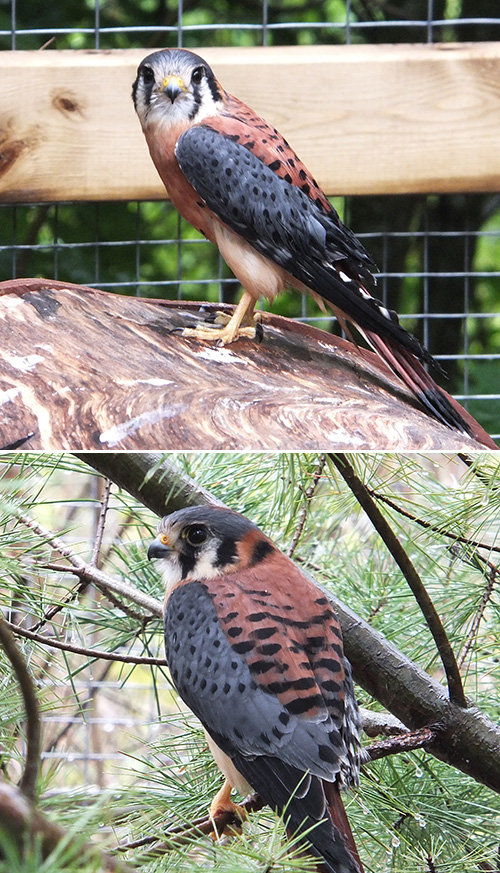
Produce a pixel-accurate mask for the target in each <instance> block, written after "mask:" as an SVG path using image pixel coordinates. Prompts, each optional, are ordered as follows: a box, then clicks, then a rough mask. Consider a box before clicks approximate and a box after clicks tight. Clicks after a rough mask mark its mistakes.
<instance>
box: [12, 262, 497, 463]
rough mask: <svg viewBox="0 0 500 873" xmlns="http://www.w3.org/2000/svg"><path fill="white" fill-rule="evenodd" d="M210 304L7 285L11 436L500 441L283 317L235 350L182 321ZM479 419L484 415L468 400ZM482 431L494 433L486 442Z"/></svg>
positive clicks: (317, 442)
mask: <svg viewBox="0 0 500 873" xmlns="http://www.w3.org/2000/svg"><path fill="white" fill-rule="evenodd" d="M199 306H200V304H186V303H181V304H177V303H170V302H165V301H152V300H151V301H150V300H143V299H140V298H132V297H122V296H119V295H116V294H109V293H106V292H103V291H98V290H93V289H90V288H85V287H81V286H76V285H64V284H63V283H61V282H50V281H48V280H44V279H26V280H21V279H18V280H14V281H11V282H3V283H0V446H4V447H5V446H6V445H10V444H11V443H14V442H15V441H17V440H20V439H22V438H23V437H25V436H26V435H27V434H29V433H31V432H32V433H33V437H32V438H31V439H30V440H29V441H28V442H26V443H25V444H24V445H23V448H26V449H28V448H30V449H45V450H50V451H56V450H79V449H85V450H87V449H89V450H90V449H102V450H107V449H124V450H125V449H126V450H134V449H161V450H167V449H185V450H188V449H239V450H255V449H280V450H300V451H302V450H306V449H333V448H334V449H345V450H375V449H380V450H383V449H385V450H389V449H392V450H395V449H397V450H400V451H405V450H415V451H417V450H421V451H423V450H431V449H435V450H450V451H459V450H462V451H473V450H477V449H480V448H483V449H484V447H485V446H487V447H488V448H496V447H495V445H494V443H493V442H492V441H491V440H490V438H489V437H488V436H487V434H485V432H484V431H483V430H482V429H481V428H480V427H479V425H475V427H476V434H477V438H478V441H477V442H476V441H475V440H473V439H470V438H468V437H466V436H465V435H463V434H460V433H458V432H455V431H453V430H450V429H449V428H447V427H445V426H444V425H441V424H440V423H439V422H436V421H434V420H433V419H432V418H430V417H429V416H427V415H426V414H425V413H424V412H422V411H420V409H418V408H416V406H415V403H414V401H413V399H412V398H411V397H410V396H409V395H408V394H407V392H406V390H405V388H404V387H403V386H402V385H401V383H400V382H399V380H397V379H396V378H395V377H394V376H392V374H391V373H389V372H388V371H387V370H386V368H385V367H384V365H383V364H382V363H381V362H380V361H379V359H378V358H377V357H376V356H375V355H374V354H372V353H371V352H365V351H362V350H359V349H357V348H356V347H355V346H353V345H352V344H351V343H348V342H346V341H344V340H341V339H338V338H336V337H333V336H331V335H330V334H328V333H326V332H324V331H320V330H317V329H315V328H311V327H309V326H307V325H303V324H300V323H297V322H293V321H290V320H289V319H285V318H283V317H280V316H270V315H265V316H264V337H263V341H262V342H261V343H257V342H255V341H250V340H239V341H238V342H237V343H233V344H232V345H231V346H230V347H225V348H217V347H216V346H215V345H212V344H208V343H200V342H199V341H196V340H188V339H183V338H182V337H181V336H179V334H178V333H172V329H174V328H178V327H179V326H186V325H192V324H194V323H196V322H198V321H199V320H200V318H204V317H206V314H207V313H206V310H208V311H211V310H213V309H214V308H216V307H214V306H208V307H206V309H205V311H204V313H202V314H201V315H200V313H199ZM462 414H464V415H465V416H466V417H467V418H468V420H469V421H473V420H472V419H471V418H470V416H467V413H465V412H464V410H462ZM481 440H482V442H481Z"/></svg>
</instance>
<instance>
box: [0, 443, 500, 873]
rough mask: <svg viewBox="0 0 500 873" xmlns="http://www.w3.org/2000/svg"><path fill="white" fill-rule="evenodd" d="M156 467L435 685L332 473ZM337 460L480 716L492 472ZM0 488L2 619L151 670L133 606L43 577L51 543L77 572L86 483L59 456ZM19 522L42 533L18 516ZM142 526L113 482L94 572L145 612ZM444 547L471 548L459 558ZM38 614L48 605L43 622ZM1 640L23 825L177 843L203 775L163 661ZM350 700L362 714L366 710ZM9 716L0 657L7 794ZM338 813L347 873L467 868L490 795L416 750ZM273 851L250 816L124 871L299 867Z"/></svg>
mask: <svg viewBox="0 0 500 873" xmlns="http://www.w3.org/2000/svg"><path fill="white" fill-rule="evenodd" d="M175 458H176V460H177V462H178V463H179V464H180V466H181V467H182V468H184V470H185V471H186V472H188V473H189V474H190V475H191V476H192V477H193V478H194V479H195V480H196V481H197V482H198V483H199V484H200V485H203V486H205V487H206V488H209V489H210V490H211V491H212V492H213V493H214V494H215V495H216V496H217V497H218V498H221V499H223V500H224V501H225V502H226V503H228V504H229V505H230V506H232V507H233V508H235V509H237V510H239V511H241V512H244V513H245V514H247V515H248V516H249V517H251V518H252V519H253V520H255V521H256V522H257V523H258V524H260V525H261V527H262V528H263V529H264V530H265V531H266V532H267V533H269V535H270V536H271V537H272V538H273V539H274V540H275V541H276V542H277V544H278V545H279V546H280V548H282V549H283V551H285V552H288V551H289V550H290V548H291V547H292V544H295V550H294V558H295V559H296V560H297V561H299V562H300V564H301V566H303V567H304V568H305V569H306V570H307V571H309V572H311V573H312V575H313V576H315V578H316V579H317V580H318V581H319V582H320V583H322V584H324V585H326V586H327V587H330V588H331V589H332V591H334V592H335V594H336V595H337V596H339V597H340V598H341V599H343V600H344V601H345V602H346V603H348V604H349V605H350V606H351V608H352V609H354V610H355V611H356V612H357V613H358V614H360V615H361V616H363V617H364V618H365V619H366V620H368V621H369V622H370V623H371V624H372V625H373V626H374V627H376V628H377V629H378V630H379V631H380V632H381V633H383V634H384V636H386V637H387V638H388V639H389V640H391V641H392V642H393V643H394V644H395V645H396V646H397V647H398V648H399V649H401V650H402V651H403V652H404V653H405V654H406V655H407V656H408V657H410V658H412V659H413V660H414V661H415V662H416V663H418V664H419V665H420V666H421V667H423V668H424V669H426V670H428V671H429V672H430V674H431V675H432V676H433V677H434V678H435V679H437V680H438V681H442V675H441V672H442V671H441V665H440V662H439V659H438V657H437V654H436V651H435V646H434V644H433V641H432V638H431V636H430V633H429V632H428V630H427V628H426V626H425V622H424V620H423V618H422V615H421V613H420V611H419V609H418V608H417V606H416V604H415V602H414V599H413V597H412V595H411V593H410V591H409V589H408V588H407V585H406V583H405V581H404V579H403V578H402V576H401V573H400V572H399V570H398V569H397V568H396V567H395V565H394V563H393V560H392V558H391V557H390V555H389V554H388V553H387V551H386V549H385V547H384V546H383V545H382V543H381V541H380V540H379V538H378V536H377V535H376V534H375V532H374V530H373V529H372V527H371V525H370V523H369V522H368V521H367V519H366V517H365V516H364V514H363V513H362V512H361V511H360V509H359V506H358V505H357V503H356V502H355V500H354V498H353V496H352V494H351V492H350V491H348V490H347V489H346V486H345V484H344V482H343V480H341V479H340V478H339V476H338V474H337V473H336V471H335V468H334V467H333V466H330V464H329V463H328V462H327V461H325V460H324V459H322V458H320V457H319V456H318V455H316V454H314V453H311V454H300V455H296V454H277V453H276V454H274V453H266V454H252V453H243V454H238V453H226V454H210V453H207V454H204V453H195V454H185V455H184V454H179V455H175ZM351 462H352V463H353V464H354V465H355V467H356V470H357V473H358V475H359V476H360V477H361V479H362V480H363V481H364V482H365V483H366V484H367V485H368V486H369V487H370V488H371V489H373V492H375V493H376V495H378V498H377V499H378V501H379V505H380V506H381V508H382V511H383V512H384V514H385V515H386V517H387V518H388V519H389V520H390V524H391V526H392V527H393V529H394V530H395V531H396V533H397V536H398V538H399V539H400V541H401V543H402V544H403V546H404V547H405V549H406V551H407V552H408V554H409V555H410V557H411V558H412V560H413V562H414V564H415V566H416V567H417V569H418V572H419V573H420V575H421V578H422V579H423V581H424V582H425V585H426V587H427V589H428V591H429V593H430V594H431V596H432V598H433V601H434V603H435V605H436V607H437V610H438V612H439V614H440V616H441V619H442V621H443V623H444V625H445V627H446V630H447V632H448V635H449V637H450V640H451V642H452V646H453V649H454V651H455V653H456V654H457V657H458V658H459V660H460V662H461V663H462V675H463V678H464V683H465V689H466V693H467V695H468V696H470V697H471V698H472V699H473V700H474V701H475V702H476V703H477V704H478V705H479V706H480V707H481V708H482V709H483V710H484V711H485V712H486V713H487V714H489V716H490V717H491V718H492V719H493V720H494V721H498V720H499V718H500V669H499V651H498V639H499V635H500V610H499V600H498V581H497V579H496V575H493V576H492V570H491V567H492V566H493V565H495V566H496V564H497V563H498V553H497V552H495V551H493V550H492V549H494V548H498V547H499V546H500V539H499V531H498V518H499V517H500V488H499V477H500V462H499V461H498V459H497V458H496V457H495V456H494V455H493V454H490V455H480V456H478V458H477V459H476V463H475V466H474V468H473V469H467V468H466V467H465V466H464V465H463V463H462V462H460V461H459V460H458V459H457V458H456V457H451V456H450V457H447V456H438V455H433V456H429V457H426V456H423V455H420V456H419V455H406V456H403V455H401V456H400V455H375V454H373V455H367V454H364V455H357V456H354V457H353V458H352V459H351ZM0 475H1V483H2V484H1V491H0V495H1V496H0V538H1V543H2V565H1V573H2V583H1V586H0V606H1V608H2V611H3V612H4V614H5V615H6V616H7V617H8V618H10V619H11V620H12V621H13V622H14V623H16V624H21V626H25V627H30V626H31V627H33V626H35V627H36V625H37V622H38V621H39V620H40V619H41V618H42V617H43V616H45V620H44V622H43V624H42V626H41V627H40V629H39V633H41V634H43V635H44V636H45V637H49V638H50V637H52V638H55V639H58V640H60V641H62V642H66V643H70V644H76V645H80V646H83V647H84V648H88V649H98V650H106V651H108V652H113V653H115V655H117V656H124V657H126V656H127V654H131V653H132V654H135V655H141V654H144V655H153V656H159V657H161V656H162V639H161V634H162V631H161V623H160V621H159V620H157V619H155V620H152V621H148V622H146V623H141V621H140V618H139V612H140V610H139V609H138V608H136V607H129V606H128V607H127V604H126V602H125V601H123V599H121V598H116V599H114V598H112V599H109V598H107V597H103V596H101V595H100V594H99V592H98V591H95V590H93V589H89V588H85V589H84V590H79V591H77V588H78V579H76V578H75V577H74V576H72V575H70V574H69V573H68V572H62V571H60V570H54V569H50V568H49V567H47V566H46V565H47V564H54V563H55V564H56V565H60V564H63V563H64V560H63V558H62V557H61V555H60V554H58V552H57V548H56V545H57V544H55V543H54V542H53V541H52V540H53V536H58V537H60V538H62V539H63V540H64V542H65V543H66V544H67V545H68V546H70V548H71V549H72V550H73V551H74V552H75V553H76V554H79V555H81V556H82V557H83V558H84V559H85V560H87V561H88V560H90V556H91V554H92V549H93V541H94V537H95V533H96V529H97V527H98V518H99V513H100V499H101V495H102V488H101V484H100V483H101V482H102V480H100V479H99V477H98V476H97V475H96V474H95V473H94V472H92V471H91V470H89V468H88V467H86V466H85V465H84V464H83V463H81V462H80V461H78V460H76V459H74V458H73V457H71V456H69V455H64V454H62V455H37V454H35V455H29V454H26V455H25V454H19V455H15V454H9V455H7V454H4V455H2V456H0ZM382 498H386V499H389V500H391V501H392V502H393V504H394V506H389V505H388V504H387V503H384V502H383V501H382ZM402 512H404V513H406V515H403V514H402ZM20 513H22V514H23V515H24V516H27V517H28V518H29V519H31V520H32V521H34V522H37V523H38V524H41V525H43V527H44V528H46V529H47V533H44V532H43V531H37V530H36V529H34V528H33V526H28V522H26V521H25V522H22V521H20V520H19V515H20ZM155 526H156V520H155V518H154V516H153V515H152V513H151V512H149V511H148V510H145V509H144V507H142V506H141V505H140V504H139V503H138V502H137V500H136V499H135V498H132V497H130V495H128V494H127V493H126V492H125V491H119V490H117V489H116V488H113V489H112V493H111V498H110V503H109V509H108V512H107V516H106V524H105V528H104V538H103V545H102V548H101V552H100V559H99V566H100V568H101V569H102V570H103V571H104V572H106V573H108V574H111V575H113V576H118V577H121V578H123V579H125V580H126V581H127V582H128V583H129V584H131V585H133V586H135V587H137V588H139V589H140V590H142V591H144V592H147V593H149V594H151V595H152V596H154V597H157V598H158V599H161V597H162V593H161V582H160V580H159V578H158V575H157V573H156V571H155V568H154V566H153V565H149V564H148V562H147V560H146V548H147V543H148V542H149V541H150V539H151V538H152V536H153V533H154V529H155ZM48 531H51V532H52V534H51V535H49V533H48ZM456 536H463V537H465V539H466V540H470V541H471V542H472V541H473V540H477V541H480V542H481V543H483V544H484V545H483V547H482V548H481V549H480V550H479V551H478V550H477V549H475V548H474V547H473V546H472V545H471V544H470V543H468V542H464V543H459V542H456V540H455V539H453V537H456ZM480 556H482V558H484V559H487V560H489V561H490V562H491V564H490V565H488V564H485V563H484V561H482V559H481V557H480ZM61 607H63V608H62V609H60V608H61ZM124 607H125V608H124ZM483 607H484V608H485V611H484V614H483V612H482V610H483ZM54 608H59V609H60V611H59V612H57V614H56V615H53V616H52V618H51V617H50V612H49V611H50V610H53V609H54ZM19 644H20V645H21V647H22V650H23V652H24V655H25V657H26V659H27V662H28V664H29V667H30V670H31V671H32V673H33V675H34V677H35V679H36V681H37V686H38V689H39V696H40V702H41V706H42V714H43V719H44V740H43V748H44V761H43V767H42V776H41V786H40V787H41V799H40V803H41V809H42V811H43V812H45V813H46V814H47V815H48V816H49V817H51V818H52V819H53V820H55V821H58V823H60V824H62V825H63V826H65V827H68V828H70V829H73V830H74V831H75V832H78V833H83V834H84V835H85V837H86V838H90V836H91V835H92V834H96V836H97V835H98V838H99V842H100V843H101V844H102V845H105V846H107V847H112V846H114V845H116V844H117V843H118V842H120V840H125V841H128V840H135V839H141V838H142V837H144V836H148V835H151V834H152V835H154V834H156V835H158V838H159V839H160V840H164V839H165V831H166V829H167V828H171V827H178V828H180V829H181V830H182V829H184V828H186V827H188V826H189V825H190V823H191V822H193V820H196V819H198V818H199V817H203V816H204V815H205V814H206V810H207V807H208V805H209V803H210V800H211V798H212V796H213V794H214V792H215V790H216V789H217V788H218V787H219V786H220V775H219V774H218V771H217V768H216V766H215V764H214V763H213V761H212V759H211V756H210V754H209V752H208V748H207V745H206V742H205V739H204V736H203V733H202V731H201V729H200V726H199V724H198V723H197V722H196V720H195V719H194V717H193V716H192V715H191V714H190V713H187V712H186V711H185V709H184V707H183V706H181V705H180V704H179V701H178V699H177V696H176V694H175V692H174V691H173V688H172V686H171V684H170V681H169V677H168V672H167V671H166V669H165V668H164V667H160V666H149V665H140V664H139V665H134V664H130V663H124V662H119V661H114V662H113V661H111V662H105V661H99V660H97V661H96V660H95V659H92V658H91V657H90V656H88V655H76V654H73V653H71V652H69V651H66V652H61V651H57V650H53V649H50V647H48V646H47V645H45V644H42V643H38V642H32V641H29V640H22V638H19ZM358 691H359V698H360V701H361V703H362V705H363V706H365V707H368V708H371V709H374V710H377V709H380V705H379V704H378V703H377V701H376V700H373V699H371V698H370V697H369V696H368V695H367V694H366V693H365V692H364V691H362V690H361V689H358ZM23 721H24V714H23V711H22V706H21V702H20V698H19V694H18V691H17V687H16V683H15V682H13V678H12V674H11V670H10V666H9V664H8V663H7V662H6V660H5V658H4V657H3V656H0V732H1V733H0V746H1V750H2V751H1V760H0V764H1V766H2V769H3V771H4V773H5V774H6V776H7V777H8V778H9V779H14V780H17V779H18V778H19V776H20V772H21V769H22V762H23V757H24V746H23ZM346 803H347V806H348V814H349V818H350V820H351V823H352V826H353V830H354V833H355V834H356V838H357V841H358V843H359V845H360V848H361V853H362V856H363V860H364V863H365V866H366V870H367V873H368V871H375V870H376V871H377V873H385V871H387V873H389V871H391V873H393V871H394V873H403V871H405V873H413V871H415V873H417V871H418V873H421V871H427V870H429V871H430V870H432V869H436V870H447V871H454V873H455V871H456V873H469V871H470V873H472V871H476V870H477V869H480V866H479V865H480V864H482V863H492V861H493V859H494V858H495V852H496V847H497V844H498V829H499V825H500V799H499V797H498V796H497V795H495V794H493V792H491V791H489V790H488V789H486V788H485V787H484V786H482V785H480V784H478V783H475V782H474V781H473V780H472V779H471V778H470V777H467V776H465V775H464V774H462V773H460V772H458V771H456V770H454V769H453V768H451V767H450V766H448V765H446V764H444V763H442V762H440V761H438V760H436V759H435V758H433V757H432V756H430V755H429V754H427V753H425V752H423V751H418V752H409V753H405V754H401V755H397V756H392V757H389V758H386V759H383V760H381V761H378V762H376V763H372V764H370V765H369V766H367V767H366V768H365V770H364V773H363V776H362V782H361V787H360V789H359V791H356V792H354V793H353V794H352V795H350V796H349V797H347V798H346ZM1 845H2V848H3V852H4V854H6V855H7V860H6V861H4V862H0V873H7V870H8V871H9V873H11V871H16V873H31V871H32V870H34V869H37V870H43V871H47V873H56V871H59V870H62V869H65V870H66V869H70V870H72V869H73V867H72V866H71V865H69V866H65V863H66V862H65V861H63V860H61V858H59V860H57V858H56V857H54V858H52V857H51V858H50V859H47V860H46V861H41V860H40V859H39V858H38V857H36V855H35V860H33V858H32V857H31V855H30V856H29V857H24V858H23V859H19V858H18V859H17V860H16V858H15V857H14V856H13V855H12V852H13V849H12V848H10V849H9V848H8V846H7V847H5V846H4V842H3V841H2V843H1ZM289 849H290V843H289V841H288V840H287V839H285V838H284V835H283V830H282V827H281V824H280V822H279V821H278V820H277V819H276V818H275V816H273V815H271V814H270V812H269V811H268V810H267V811H266V810H263V811H262V812H261V813H256V814H253V815H252V816H251V818H250V820H249V822H248V823H247V824H245V826H244V829H243V833H242V834H241V836H238V837H235V838H234V839H232V840H230V841H227V842H225V843H220V844H219V843H214V842H213V840H211V839H210V838H208V837H199V836H198V835H196V834H192V835H191V836H190V838H189V840H188V843H187V844H184V843H183V844H182V845H181V844H175V843H172V846H171V850H170V851H168V852H166V853H165V854H163V855H162V856H161V857H159V858H150V857H149V858H148V856H147V847H143V848H137V849H134V850H130V851H129V853H128V855H127V857H129V858H130V859H134V860H136V861H137V860H139V859H140V861H141V865H142V866H141V869H144V870H147V871H169V870H174V869H175V870H176V871H177V870H178V871H183V870H186V871H188V870H194V871H198V870H199V871H201V870H202V869H203V870H205V871H206V870H207V869H208V870H217V871H227V873H233V871H234V873H236V871H240V870H242V869H245V870H255V871H262V870H270V869H272V870H273V871H282V873H292V871H293V873H299V871H305V870H310V869H311V862H310V859H307V858H304V857H303V856H301V855H300V853H299V852H298V850H297V847H296V848H295V852H294V853H293V852H292V854H290V853H289ZM428 859H430V861H428ZM2 863H3V866H2ZM36 864H39V865H40V866H38V867H37V866H36ZM431 864H433V865H434V867H432V866H430V865H431ZM9 865H10V866H9ZM85 869H86V870H87V869H88V870H90V867H86V868H85Z"/></svg>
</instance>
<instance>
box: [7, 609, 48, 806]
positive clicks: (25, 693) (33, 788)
mask: <svg viewBox="0 0 500 873" xmlns="http://www.w3.org/2000/svg"><path fill="white" fill-rule="evenodd" d="M0 644H1V645H2V646H3V649H4V651H5V654H6V655H7V657H8V659H9V661H10V663H11V664H12V669H13V670H14V674H15V677H16V679H17V681H18V683H19V688H20V689H21V694H22V697H23V701H24V709H25V713H26V761H25V764H24V772H23V775H22V778H21V783H20V786H21V791H22V792H23V794H24V796H25V798H26V799H27V800H29V801H30V802H34V800H35V798H36V793H37V782H38V774H39V772H40V750H41V723H40V712H39V707H38V698H37V696H36V690H35V685H34V682H33V679H32V678H31V675H30V672H29V670H28V665H27V664H26V661H25V660H24V657H23V655H22V653H21V651H20V649H19V647H18V645H17V643H16V641H15V639H14V637H13V635H12V631H11V630H10V628H9V627H8V623H7V622H6V621H5V619H4V618H3V617H2V616H1V615H0Z"/></svg>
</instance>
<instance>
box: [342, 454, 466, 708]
mask: <svg viewBox="0 0 500 873" xmlns="http://www.w3.org/2000/svg"><path fill="white" fill-rule="evenodd" d="M328 457H329V458H330V459H331V461H332V463H333V464H334V465H335V467H336V468H337V470H338V471H339V473H340V475H341V476H342V478H343V479H344V480H345V482H346V484H347V485H348V487H349V488H350V489H351V491H352V493H353V494H354V496H355V498H356V500H357V501H358V503H359V504H360V506H361V507H362V509H363V510H364V511H365V512H366V514H367V516H368V518H369V519H370V521H371V522H372V524H373V526H374V528H375V530H376V531H377V533H378V534H379V536H380V537H381V538H382V540H383V542H384V543H385V545H386V546H387V548H388V549H389V551H390V553H391V555H392V556H393V558H394V560H395V561H396V563H397V564H398V566H399V568H400V570H401V572H402V573H403V575H404V577H405V579H406V581H407V582H408V585H409V586H410V588H411V590H412V592H413V594H414V596H415V599H416V601H417V603H418V605H419V607H420V609H421V611H422V614H423V616H424V618H425V620H426V622H427V626H428V628H429V630H430V632H431V634H432V636H433V638H434V641H435V643H436V646H437V649H438V652H439V655H440V658H441V661H442V663H443V667H444V670H445V673H446V678H447V681H448V692H449V695H450V700H452V701H453V703H456V704H457V705H458V706H463V707H465V706H467V701H466V699H465V694H464V690H463V686H462V677H461V676H460V670H459V669H458V665H457V661H456V658H455V655H454V652H453V649H452V647H451V645H450V641H449V639H448V636H447V634H446V631H445V629H444V627H443V624H442V622H441V619H440V618H439V615H438V613H437V611H436V608H435V606H434V604H433V602H432V600H431V598H430V597H429V594H428V593H427V590H426V588H425V586H424V584H423V583H422V580H421V579H420V576H419V575H418V573H417V571H416V569H415V567H414V565H413V563H412V562H411V560H410V558H409V557H408V555H407V554H406V552H405V550H404V549H403V547H402V545H401V543H400V542H399V540H398V538H397V537H396V535H395V534H394V531H393V530H392V528H391V526H390V525H389V524H388V522H387V521H386V519H385V518H384V516H383V515H382V513H381V512H380V509H379V508H378V506H377V505H376V503H375V502H374V500H373V499H372V497H371V496H370V494H369V493H368V491H367V489H366V487H365V485H364V483H363V482H362V481H361V479H359V478H358V477H357V476H356V474H355V472H354V470H353V468H352V467H351V465H350V463H349V461H348V460H347V457H346V455H344V454H343V453H336V452H331V453H329V455H328Z"/></svg>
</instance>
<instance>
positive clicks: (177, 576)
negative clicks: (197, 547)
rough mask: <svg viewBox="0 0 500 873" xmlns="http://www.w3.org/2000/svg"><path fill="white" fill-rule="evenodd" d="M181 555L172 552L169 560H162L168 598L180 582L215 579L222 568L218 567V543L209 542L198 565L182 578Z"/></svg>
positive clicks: (202, 551)
mask: <svg viewBox="0 0 500 873" xmlns="http://www.w3.org/2000/svg"><path fill="white" fill-rule="evenodd" d="M179 557H180V556H179V553H178V552H176V551H172V552H171V553H170V555H169V556H168V557H167V558H160V560H159V561H158V566H159V568H160V572H161V574H162V579H163V582H164V585H165V595H166V596H167V597H168V595H169V594H170V592H171V591H172V589H173V588H175V586H176V585H178V584H179V583H180V582H183V581H184V582H185V581H189V580H190V579H195V580H196V581H197V582H202V581H203V580H204V579H213V578H214V577H215V576H219V574H220V572H221V567H219V566H217V542H216V541H215V542H214V541H213V540H212V541H211V542H208V543H207V544H206V545H205V546H204V547H203V549H202V550H201V551H200V552H199V553H198V556H197V559H196V564H195V565H194V567H193V569H192V570H191V571H190V572H189V573H188V575H187V577H184V578H183V576H182V564H181V561H180V560H179Z"/></svg>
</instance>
